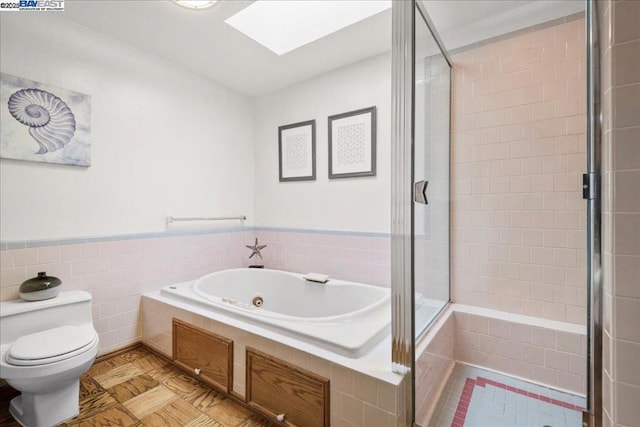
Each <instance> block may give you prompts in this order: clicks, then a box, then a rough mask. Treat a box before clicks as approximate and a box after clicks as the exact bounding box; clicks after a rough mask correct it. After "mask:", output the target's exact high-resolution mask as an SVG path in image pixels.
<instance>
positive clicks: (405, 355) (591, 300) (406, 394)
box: [391, 0, 602, 426]
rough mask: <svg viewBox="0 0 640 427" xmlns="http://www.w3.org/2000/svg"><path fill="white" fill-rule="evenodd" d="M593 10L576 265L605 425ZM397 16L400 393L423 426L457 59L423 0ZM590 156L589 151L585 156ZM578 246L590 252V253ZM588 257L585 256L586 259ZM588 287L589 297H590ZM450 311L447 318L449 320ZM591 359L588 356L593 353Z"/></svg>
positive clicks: (592, 378)
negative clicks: (421, 362)
mask: <svg viewBox="0 0 640 427" xmlns="http://www.w3.org/2000/svg"><path fill="white" fill-rule="evenodd" d="M592 8H593V2H592V1H590V0H588V1H587V2H586V19H585V22H586V32H585V38H586V42H587V48H588V49H587V57H586V58H587V61H586V62H587V63H586V70H587V72H586V74H587V81H588V84H589V87H588V89H589V91H588V93H587V92H586V89H587V88H585V93H584V94H583V95H584V98H586V100H587V108H586V116H587V123H588V131H585V132H586V157H587V163H588V164H587V166H588V167H587V168H586V169H585V170H584V172H587V173H586V174H585V176H584V180H585V181H584V184H585V187H584V192H583V193H584V198H585V199H587V200H588V201H587V202H586V203H585V207H588V208H587V209H585V210H586V211H587V216H586V218H587V221H588V224H587V226H586V227H585V228H586V232H585V237H586V243H585V247H586V253H587V263H586V265H584V262H581V261H578V262H577V265H576V266H575V267H576V269H578V268H580V267H581V266H584V270H586V274H585V276H586V280H585V282H586V297H585V299H586V303H585V304H586V307H585V305H584V304H583V305H581V306H580V307H579V308H581V309H583V310H585V311H586V313H585V316H584V317H585V318H586V325H585V326H586V327H587V328H586V329H587V330H588V332H587V334H586V337H587V347H588V349H587V351H586V364H587V365H589V366H588V367H587V368H586V382H587V385H586V391H587V397H588V400H587V402H588V403H587V409H588V412H589V413H590V414H591V416H593V418H592V420H590V423H591V424H590V425H596V426H597V425H600V423H599V418H600V410H601V380H600V376H601V363H602V362H601V352H602V349H601V328H602V326H601V293H602V291H601V285H600V280H601V278H600V274H601V273H600V258H599V254H600V240H599V239H600V234H599V224H600V219H599V204H600V200H599V189H598V175H599V158H598V152H599V145H598V144H599V141H598V135H599V129H598V123H597V117H598V108H599V106H598V100H597V98H596V96H595V94H597V93H598V88H597V82H598V61H597V37H596V34H597V32H596V30H597V28H596V26H595V22H594V15H593V9H592ZM392 15H393V97H392V103H393V104H392V108H393V109H392V141H393V142H392V145H393V149H392V240H391V245H392V251H391V255H392V339H393V340H392V361H393V369H394V371H395V372H398V373H401V374H403V375H405V382H404V384H403V387H402V389H401V395H400V396H399V402H400V405H401V407H402V408H403V409H404V412H403V414H402V415H403V416H404V420H403V422H402V423H401V425H419V422H420V420H419V419H416V408H417V407H419V405H420V404H421V402H423V401H424V396H422V395H416V388H419V387H418V384H419V383H420V382H421V381H425V380H424V378H425V377H427V375H426V373H424V372H420V369H424V368H422V367H421V366H418V365H417V364H416V354H415V351H416V343H421V342H427V340H425V339H423V337H425V336H428V335H430V334H431V331H434V330H438V328H439V327H440V326H439V325H440V324H441V323H442V322H437V325H438V326H436V327H434V328H432V329H430V328H429V326H430V325H431V324H432V323H434V324H435V322H434V320H435V319H436V318H437V317H438V314H439V313H441V312H442V311H443V310H444V309H445V308H446V307H447V305H448V303H449V301H450V296H451V289H450V281H451V278H450V271H451V268H450V258H451V256H450V247H451V239H450V236H451V233H450V182H451V176H450V163H451V162H450V152H451V140H450V135H451V98H452V86H451V76H452V61H451V59H450V57H449V55H448V53H447V51H446V49H445V47H444V45H443V43H442V41H441V39H440V38H439V36H438V33H437V31H436V29H435V27H434V25H433V23H432V22H431V20H430V18H429V15H428V13H427V11H426V10H425V7H424V4H423V0H411V1H402V2H394V4H393V11H392ZM574 19H575V18H574ZM554 25H555V24H554ZM541 28H546V27H544V26H543V27H541ZM574 114H578V113H574ZM581 153H583V154H584V151H581ZM573 172H575V171H573ZM580 173H582V171H581V172H580ZM571 191H573V187H572V189H571ZM572 196H575V194H572ZM578 198H579V196H578ZM578 203H579V201H577V200H576V201H575V203H574V206H578ZM579 209H580V208H576V210H579ZM454 219H455V217H454ZM578 248H580V249H584V247H582V246H578ZM581 254H582V253H581V252H578V259H580V258H581ZM582 259H583V260H584V257H582ZM584 270H583V271H584ZM574 286H575V285H574ZM560 289H562V288H560ZM582 289H583V290H582V291H581V292H584V288H582ZM458 302H460V301H458ZM574 305H577V304H574ZM454 308H455V307H454ZM448 314H449V312H447V313H445V318H446V315H448ZM560 320H565V319H564V318H563V319H560ZM567 322H568V323H573V324H574V325H576V326H577V324H578V323H579V322H578V321H576V320H575V318H573V319H572V320H567ZM454 333H455V332H454ZM451 339H453V338H451ZM550 350H551V351H553V350H552V349H550ZM545 351H546V350H545ZM582 357H585V356H584V353H582ZM581 360H582V359H581ZM583 375H584V374H583ZM560 388H562V387H560ZM419 394H420V393H419ZM585 414H586V413H585ZM585 420H586V418H585ZM414 423H415V424H414Z"/></svg>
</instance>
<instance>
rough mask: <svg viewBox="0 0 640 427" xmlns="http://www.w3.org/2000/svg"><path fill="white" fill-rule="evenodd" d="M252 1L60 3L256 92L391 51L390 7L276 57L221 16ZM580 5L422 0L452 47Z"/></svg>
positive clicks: (575, 0)
mask: <svg viewBox="0 0 640 427" xmlns="http://www.w3.org/2000/svg"><path fill="white" fill-rule="evenodd" d="M327 1H330V0H327ZM252 2H253V1H252V0H220V1H219V3H218V4H217V5H216V6H215V7H213V8H210V9H206V10H189V9H186V8H183V7H179V6H177V5H175V4H172V2H171V1H169V0H127V1H123V0H120V1H118V0H74V1H67V2H65V11H64V14H63V15H62V16H63V18H65V19H69V20H71V21H74V22H76V23H78V24H80V25H83V26H86V27H88V28H91V29H93V30H95V31H98V32H101V33H104V34H106V35H108V36H111V37H113V38H115V39H117V40H120V41H122V42H124V43H127V44H130V45H133V46H136V47H138V48H141V49H144V50H146V51H148V52H151V53H154V54H156V55H159V56H161V57H164V58H166V59H169V60H171V61H174V62H176V63H179V64H181V65H182V66H183V67H185V68H187V69H189V70H191V71H193V72H195V73H197V74H199V75H202V76H204V77H207V78H209V79H211V80H213V81H216V82H218V83H221V84H223V85H225V86H228V87H231V88H233V89H236V90H237V91H239V92H242V93H245V94H247V95H249V96H254V97H259V96H261V95H264V94H267V93H270V92H274V91H276V90H278V89H281V88H283V87H286V86H288V85H290V84H293V83H296V82H299V81H303V80H306V79H308V78H311V77H313V76H316V75H319V74H322V73H325V72H327V71H330V70H333V69H336V68H339V67H342V66H345V65H348V64H350V63H354V62H357V61H360V60H363V59H365V58H368V57H371V56H374V55H377V54H381V53H384V52H388V51H389V50H390V49H391V10H387V11H385V12H382V13H379V14H377V15H375V16H373V17H371V18H368V19H366V20H363V21H361V22H359V23H357V24H354V25H352V26H350V27H347V28H344V29H342V30H340V31H338V32H336V33H334V34H331V35H329V36H327V37H325V38H323V39H320V40H317V41H315V42H313V43H310V44H308V45H306V46H303V47H301V48H298V49H296V50H294V51H291V52H289V53H287V54H285V55H282V56H278V55H276V54H275V53H273V52H271V51H269V50H268V49H266V48H265V47H263V46H261V45H259V44H258V43H256V42H254V41H253V40H251V39H250V38H248V37H247V36H245V35H243V34H242V33H240V32H238V31H236V30H235V29H234V28H232V27H231V26H230V25H228V24H226V23H225V22H224V20H225V19H227V18H228V17H230V16H232V15H233V14H235V13H236V12H237V11H239V10H241V9H243V8H244V7H246V6H248V5H249V4H251V3H252ZM583 3H584V2H583V1H582V0H568V1H558V0H535V1H534V0H530V1H509V0H426V1H424V4H425V6H426V8H427V10H428V12H429V14H430V15H431V18H432V20H433V22H434V23H435V25H436V27H437V28H438V31H440V32H441V34H442V36H443V39H444V41H445V44H446V45H447V46H448V47H449V48H452V47H457V46H461V45H464V44H469V43H471V42H473V41H477V40H482V39H486V38H488V37H492V36H494V35H498V34H501V33H504V32H507V31H513V30H515V29H518V28H523V27H526V26H529V25H533V24H535V23H539V22H545V21H547V20H549V19H553V18H555V17H559V16H565V15H567V14H569V13H575V12H576V11H578V10H582V9H583ZM514 17H515V18H514ZM494 33H495V34H494Z"/></svg>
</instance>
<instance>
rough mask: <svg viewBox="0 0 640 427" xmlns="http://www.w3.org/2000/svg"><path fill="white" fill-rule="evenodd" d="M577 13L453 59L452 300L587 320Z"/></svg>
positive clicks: (581, 44)
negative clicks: (454, 65)
mask: <svg viewBox="0 0 640 427" xmlns="http://www.w3.org/2000/svg"><path fill="white" fill-rule="evenodd" d="M584 25H585V23H584V18H583V17H582V16H573V17H569V18H565V19H562V20H560V21H555V22H553V23H549V24H545V25H544V26H542V27H533V28H532V29H528V30H522V31H520V32H517V33H514V35H513V36H507V37H504V38H500V39H497V41H493V42H490V43H483V44H481V45H478V46H472V47H471V48H467V49H466V50H463V51H461V52H459V53H457V54H455V55H454V56H453V60H454V63H455V64H457V66H456V67H454V70H453V104H452V193H453V194H452V299H453V301H455V302H457V303H462V304H470V305H476V306H482V307H486V308H492V309H498V310H502V311H507V312H512V313H520V314H525V315H530V316H535V317H540V318H545V319H551V320H560V321H566V322H571V323H577V324H585V322H586V273H585V271H586V268H585V261H586V250H585V247H586V231H585V227H586V203H585V201H583V200H582V193H581V189H582V185H581V174H582V173H583V172H584V170H585V167H586V166H585V165H586V154H585V151H586V136H585V132H586V114H585V108H586V99H585V97H586V89H585V88H586V86H585V85H586V83H585V41H584Z"/></svg>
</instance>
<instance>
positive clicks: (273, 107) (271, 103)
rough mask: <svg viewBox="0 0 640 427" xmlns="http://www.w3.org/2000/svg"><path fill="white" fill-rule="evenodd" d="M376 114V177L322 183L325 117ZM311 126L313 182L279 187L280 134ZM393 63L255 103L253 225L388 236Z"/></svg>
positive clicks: (362, 66) (380, 60) (367, 66)
mask: <svg viewBox="0 0 640 427" xmlns="http://www.w3.org/2000/svg"><path fill="white" fill-rule="evenodd" d="M373 105H375V106H377V122H378V133H377V175H376V176H375V177H365V178H349V179H333V180H329V179H328V146H327V126H328V125H327V117H328V116H330V115H334V114H339V113H343V112H347V111H352V110H356V109H360V108H365V107H371V106H373ZM311 119H315V120H316V180H315V181H299V182H283V183H281V182H279V181H278V126H282V125H286V124H290V123H296V122H301V121H306V120H311ZM390 125H391V55H390V54H384V55H380V56H376V57H374V58H370V59H367V60H365V61H361V62H358V63H356V64H352V65H349V66H347V67H344V68H341V69H338V70H335V71H332V72H329V73H326V74H323V75H321V76H319V77H316V78H313V79H310V80H306V81H304V82H302V83H299V84H295V85H292V86H289V87H287V88H285V89H282V90H280V91H278V92H275V93H273V94H271V95H268V96H265V97H263V98H260V99H258V100H257V101H256V110H255V128H254V129H255V130H254V132H255V147H256V161H255V162H256V172H255V173H256V175H255V201H256V224H257V225H260V226H270V227H296V228H311V229H338V230H357V231H375V232H388V231H389V228H390V194H391V187H390V186H391V184H390V169H391V151H390V150H391V143H390V135H391V134H390V132H391V131H390Z"/></svg>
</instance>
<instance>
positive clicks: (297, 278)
mask: <svg viewBox="0 0 640 427" xmlns="http://www.w3.org/2000/svg"><path fill="white" fill-rule="evenodd" d="M389 294H390V291H389V289H385V288H379V287H376V286H370V285H364V284H360V283H351V282H344V281H341V280H333V279H331V280H329V282H327V283H324V284H320V283H314V282H309V281H306V280H304V279H303V278H302V275H299V274H293V273H287V272H283V271H277V270H267V269H234V270H225V271H219V272H216V273H212V274H209V275H207V276H204V277H202V278H200V279H198V280H196V281H194V282H186V283H180V284H177V285H171V286H165V287H164V288H162V290H161V295H162V296H163V297H166V298H169V299H176V300H179V301H188V302H190V303H194V304H197V305H198V306H200V307H201V306H206V307H207V308H210V309H211V310H213V311H215V312H219V313H222V314H225V315H230V316H233V317H236V318H240V319H242V320H246V321H249V322H251V323H257V324H259V325H261V326H264V327H268V328H273V329H276V330H279V331H286V332H287V333H289V334H292V335H293V336H295V337H296V338H298V339H303V340H305V341H308V342H310V343H313V344H316V345H320V346H322V347H324V348H326V349H328V350H332V351H335V352H336V353H339V354H342V355H344V356H348V357H352V358H355V357H360V356H362V355H363V354H365V353H366V352H367V351H368V350H369V349H370V348H371V347H372V346H374V345H375V344H376V343H377V342H378V341H380V340H381V339H382V338H383V337H384V336H385V335H387V334H388V333H389V324H390V321H391V304H390V302H389V301H390V296H389ZM255 298H261V299H262V302H263V303H262V305H261V306H260V307H257V306H256V305H254V304H253V301H254V299H255Z"/></svg>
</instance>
